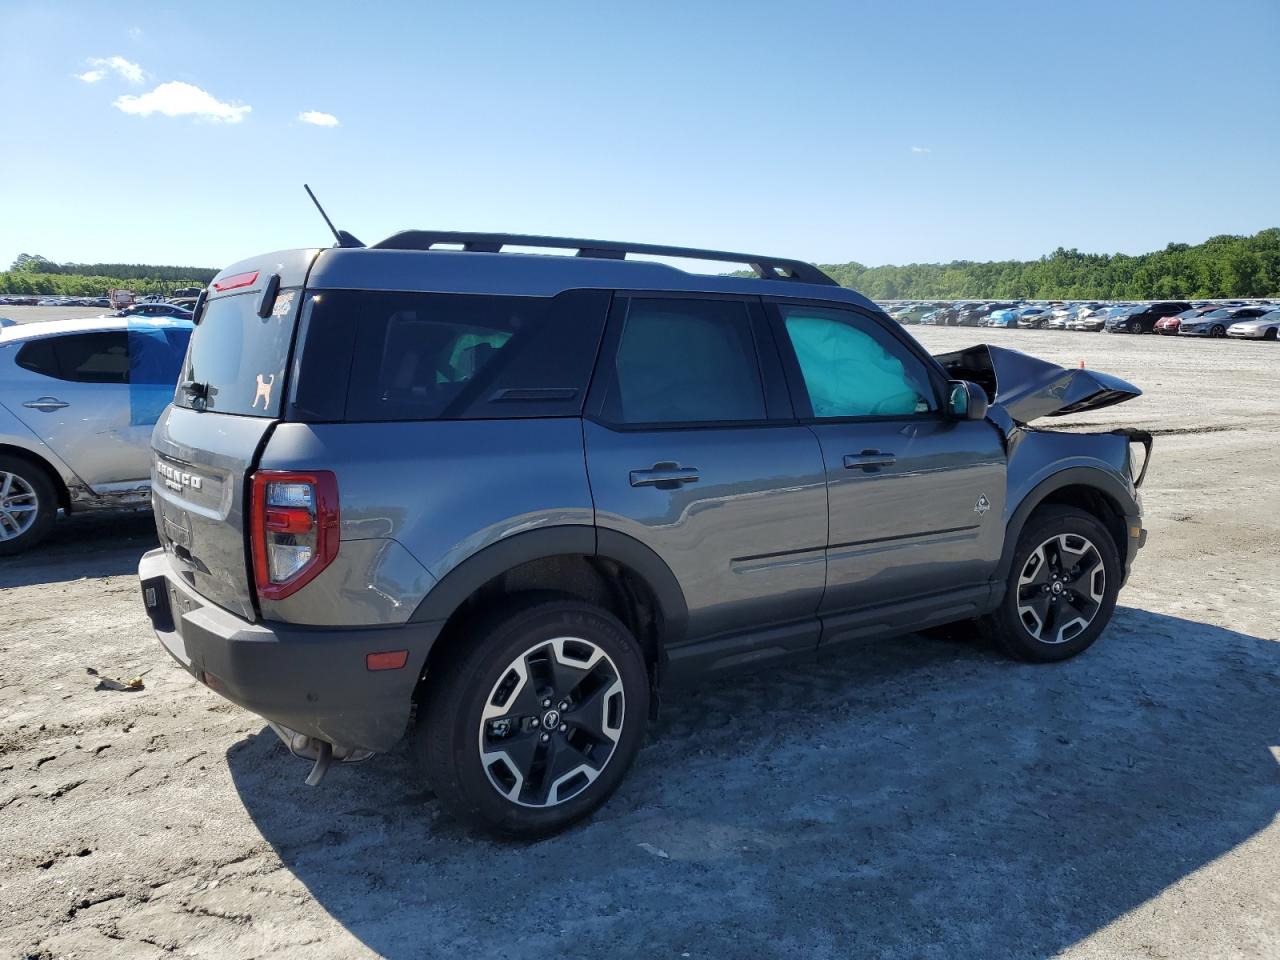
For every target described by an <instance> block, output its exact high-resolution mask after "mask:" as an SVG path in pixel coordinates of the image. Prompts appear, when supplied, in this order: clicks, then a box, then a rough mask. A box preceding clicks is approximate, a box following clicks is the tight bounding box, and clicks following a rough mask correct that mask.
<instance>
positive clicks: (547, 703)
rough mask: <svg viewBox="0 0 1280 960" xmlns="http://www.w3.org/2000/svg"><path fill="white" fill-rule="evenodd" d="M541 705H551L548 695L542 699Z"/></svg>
mask: <svg viewBox="0 0 1280 960" xmlns="http://www.w3.org/2000/svg"><path fill="white" fill-rule="evenodd" d="M542 705H543V706H544V707H549V706H551V698H550V697H548V698H547V699H546V700H543V701H542Z"/></svg>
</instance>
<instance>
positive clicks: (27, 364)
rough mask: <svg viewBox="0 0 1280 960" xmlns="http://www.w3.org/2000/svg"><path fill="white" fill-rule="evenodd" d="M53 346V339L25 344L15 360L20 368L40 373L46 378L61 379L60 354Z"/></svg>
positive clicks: (47, 338) (48, 338)
mask: <svg viewBox="0 0 1280 960" xmlns="http://www.w3.org/2000/svg"><path fill="white" fill-rule="evenodd" d="M53 344H54V338H53V337H46V338H45V339H43V340H32V341H31V342H29V343H24V344H23V345H22V347H21V348H20V349H19V350H18V355H17V357H15V358H14V359H15V361H16V362H17V364H18V366H20V367H23V368H25V369H27V370H31V371H33V372H34V373H40V374H43V375H44V376H46V377H61V376H62V372H61V371H60V370H59V369H58V353H57V351H56V350H55V349H54V345H53Z"/></svg>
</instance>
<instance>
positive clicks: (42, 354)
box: [16, 330, 129, 383]
mask: <svg viewBox="0 0 1280 960" xmlns="http://www.w3.org/2000/svg"><path fill="white" fill-rule="evenodd" d="M16 359H17V363H18V366H20V367H23V368H25V369H27V370H30V371H32V372H33V373H39V374H43V375H44V376H46V377H54V378H56V379H58V380H68V381H70V382H72V383H128V382H129V341H128V338H127V337H126V335H125V332H124V331H123V330H119V331H114V330H112V331H102V332H97V333H75V334H66V335H63V336H59V337H45V338H42V339H40V340H33V341H31V342H30V343H28V344H24V345H23V347H22V349H21V350H19V351H18V356H17V358H16Z"/></svg>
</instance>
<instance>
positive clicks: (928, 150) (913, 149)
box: [911, 147, 933, 153]
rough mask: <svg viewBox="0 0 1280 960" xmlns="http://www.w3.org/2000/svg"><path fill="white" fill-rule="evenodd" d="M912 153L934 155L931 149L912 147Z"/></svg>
mask: <svg viewBox="0 0 1280 960" xmlns="http://www.w3.org/2000/svg"><path fill="white" fill-rule="evenodd" d="M911 152H912V153H933V150H932V148H930V147H912V148H911Z"/></svg>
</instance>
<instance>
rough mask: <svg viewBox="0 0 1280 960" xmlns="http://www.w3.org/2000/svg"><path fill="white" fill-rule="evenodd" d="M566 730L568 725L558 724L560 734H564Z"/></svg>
mask: <svg viewBox="0 0 1280 960" xmlns="http://www.w3.org/2000/svg"><path fill="white" fill-rule="evenodd" d="M568 729H569V725H568V724H567V723H562V724H560V732H561V733H564V732H565V731H566V730H568Z"/></svg>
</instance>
